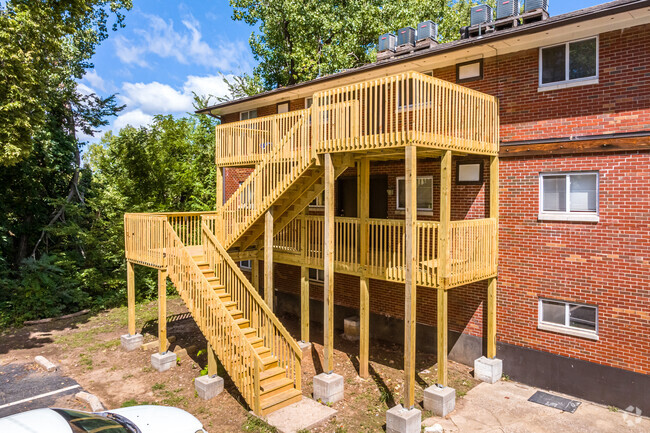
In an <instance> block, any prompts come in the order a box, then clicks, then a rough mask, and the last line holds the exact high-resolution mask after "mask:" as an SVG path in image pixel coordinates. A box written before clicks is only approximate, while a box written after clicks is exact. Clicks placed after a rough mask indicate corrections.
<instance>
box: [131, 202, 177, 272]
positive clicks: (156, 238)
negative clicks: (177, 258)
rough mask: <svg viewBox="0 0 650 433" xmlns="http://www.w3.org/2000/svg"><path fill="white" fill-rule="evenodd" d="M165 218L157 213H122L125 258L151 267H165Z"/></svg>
mask: <svg viewBox="0 0 650 433" xmlns="http://www.w3.org/2000/svg"><path fill="white" fill-rule="evenodd" d="M166 233H167V218H166V217H165V216H163V215H158V214H144V213H143V214H135V213H127V214H124V250H125V251H124V253H125V255H126V258H127V260H130V261H132V262H133V263H137V264H139V265H144V266H149V267H152V268H164V267H165V238H166Z"/></svg>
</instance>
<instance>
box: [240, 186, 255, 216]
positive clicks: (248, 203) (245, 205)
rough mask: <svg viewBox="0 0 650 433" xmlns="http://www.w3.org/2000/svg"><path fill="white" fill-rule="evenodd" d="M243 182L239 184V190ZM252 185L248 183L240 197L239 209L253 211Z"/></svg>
mask: <svg viewBox="0 0 650 433" xmlns="http://www.w3.org/2000/svg"><path fill="white" fill-rule="evenodd" d="M243 184H244V182H239V188H241V187H242V185H243ZM253 186H254V185H253V184H252V183H249V184H248V186H246V187H245V188H244V189H243V190H242V192H241V195H240V199H239V209H253Z"/></svg>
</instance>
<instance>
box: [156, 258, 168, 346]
mask: <svg viewBox="0 0 650 433" xmlns="http://www.w3.org/2000/svg"><path fill="white" fill-rule="evenodd" d="M158 345H159V352H160V353H165V352H167V269H158Z"/></svg>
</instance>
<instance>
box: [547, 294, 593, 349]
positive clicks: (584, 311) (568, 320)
mask: <svg viewBox="0 0 650 433" xmlns="http://www.w3.org/2000/svg"><path fill="white" fill-rule="evenodd" d="M538 326H539V328H540V329H543V330H545V331H555V332H562V333H565V334H569V335H575V336H578V337H587V338H592V339H597V338H598V307H597V306H595V305H586V304H576V303H573V302H564V301H557V300H553V299H540V300H539V325H538Z"/></svg>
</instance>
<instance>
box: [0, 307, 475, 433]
mask: <svg viewBox="0 0 650 433" xmlns="http://www.w3.org/2000/svg"><path fill="white" fill-rule="evenodd" d="M167 311H168V314H169V316H168V328H167V329H168V336H175V337H176V341H174V342H173V343H172V344H171V347H170V350H173V351H175V352H176V353H177V355H178V365H177V366H176V367H174V368H173V369H172V370H170V371H167V372H164V373H158V372H156V371H155V370H154V369H153V368H151V362H150V357H151V355H152V354H153V353H155V350H156V349H152V350H150V351H145V350H136V351H133V352H124V351H123V350H121V348H120V335H121V334H123V333H125V330H126V325H127V324H126V317H127V314H126V309H125V308H116V309H112V310H107V311H104V312H101V313H98V314H95V315H86V316H82V317H75V318H72V319H64V320H59V321H54V322H50V323H44V324H38V325H31V326H25V327H22V328H14V329H9V330H5V331H3V332H1V333H0V365H5V364H8V363H11V362H18V363H31V362H33V360H34V357H35V356H36V355H43V356H45V357H47V358H48V359H50V360H51V361H52V362H54V363H56V364H58V365H59V366H60V370H61V372H62V373H63V374H65V375H66V376H69V377H71V378H73V379H75V380H76V381H77V382H79V384H80V385H81V386H83V388H85V390H87V391H88V392H91V393H93V394H95V395H97V396H98V397H99V399H100V400H101V401H102V403H103V404H104V406H105V407H106V408H109V409H110V408H117V407H122V406H126V405H133V404H145V403H149V404H160V405H168V406H176V407H180V408H182V409H184V410H187V411H188V412H190V413H192V414H193V415H195V416H196V417H197V418H199V419H200V420H201V421H202V422H203V424H204V427H205V428H206V429H207V430H208V431H209V432H211V433H212V432H242V431H246V432H272V431H273V430H272V429H269V428H268V427H267V426H265V425H264V424H263V423H260V422H256V421H255V420H254V419H250V417H249V412H248V411H249V408H248V407H247V406H246V404H245V402H244V400H243V398H242V397H241V395H240V394H239V392H238V391H237V389H236V388H235V386H234V384H233V383H232V381H231V380H230V378H229V377H228V376H227V374H225V373H224V372H221V373H220V374H221V375H222V376H224V379H225V391H224V392H223V393H221V394H220V395H219V396H217V397H216V398H214V399H213V400H211V401H203V400H201V399H200V398H198V397H197V396H196V394H195V391H194V386H193V381H194V378H196V377H197V376H199V375H200V374H201V370H202V369H203V368H204V367H205V365H206V362H207V360H206V357H205V351H204V350H202V349H205V346H206V341H205V339H204V338H203V336H202V335H201V332H200V331H199V329H198V327H197V326H196V324H195V323H194V321H193V320H192V318H191V317H190V316H189V314H188V313H187V309H186V308H185V306H184V305H183V303H182V301H181V300H180V298H177V297H175V298H171V299H169V301H168V306H167ZM136 318H137V329H138V330H139V331H140V332H141V333H142V334H143V335H144V341H145V343H147V342H150V341H155V340H156V339H157V337H156V336H157V329H158V323H157V308H156V302H149V303H143V304H139V305H138V306H137V312H136ZM282 321H283V323H285V325H286V326H287V328H288V329H289V331H290V332H291V333H292V335H294V336H295V337H297V336H298V335H299V320H298V318H296V317H282ZM312 325H313V326H312V329H311V333H312V338H313V339H314V340H315V341H314V342H313V344H312V347H311V349H309V350H306V351H305V352H304V355H305V356H304V359H303V369H302V371H303V394H304V395H305V396H311V393H312V378H313V376H315V375H316V374H319V373H321V372H322V360H323V346H322V344H321V343H322V328H319V327H318V326H316V325H315V324H312ZM371 334H372V330H371ZM334 347H335V351H334V362H335V368H334V371H335V372H336V373H338V374H341V375H343V377H344V378H345V398H344V399H343V400H342V401H340V402H338V403H335V404H334V405H333V406H332V407H333V408H334V409H336V410H337V411H338V413H337V415H336V417H335V418H333V419H332V420H331V421H329V422H328V423H326V424H324V425H321V426H319V427H317V428H315V429H313V430H312V431H314V432H323V433H324V432H335V433H344V432H350V433H353V432H378V431H383V429H384V426H385V421H386V415H385V412H386V410H387V409H388V408H390V407H392V406H394V405H395V404H397V403H400V402H401V399H402V397H403V380H404V373H403V371H402V370H401V368H402V364H403V348H402V347H401V346H399V345H393V344H389V343H386V342H380V341H371V344H370V347H371V359H370V378H368V379H365V380H364V379H361V378H359V376H358V374H357V373H358V365H359V364H358V343H357V342H351V341H347V340H345V339H343V338H341V337H340V336H336V338H335V342H334ZM435 363H436V359H435V356H433V355H430V354H424V353H418V356H417V367H418V374H417V375H416V381H417V383H416V398H417V401H418V402H419V403H420V404H419V406H420V409H422V408H421V402H422V394H423V389H424V388H426V387H427V386H429V385H431V384H433V383H434V381H435V377H436V365H435ZM470 370H471V369H470V368H469V367H467V366H465V365H461V364H457V363H454V362H450V365H449V380H450V384H449V385H450V386H452V387H454V388H455V389H456V392H457V394H458V396H459V397H460V398H459V399H458V400H457V403H456V406H457V407H458V408H460V407H462V406H463V404H464V402H463V396H464V395H465V394H466V393H467V391H469V390H470V389H471V388H473V387H474V386H476V384H477V383H478V382H477V381H476V380H474V378H473V377H472V376H471V375H470ZM57 406H59V407H68V408H74V409H84V410H90V408H89V407H87V406H86V405H85V404H84V403H82V402H79V401H77V400H76V399H74V397H73V396H68V397H62V398H60V399H59V400H58V401H57ZM428 416H430V413H427V411H423V414H422V419H424V418H426V417H428Z"/></svg>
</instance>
